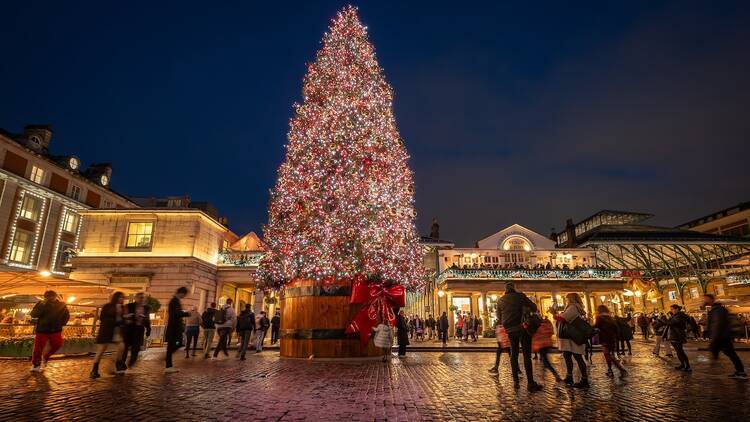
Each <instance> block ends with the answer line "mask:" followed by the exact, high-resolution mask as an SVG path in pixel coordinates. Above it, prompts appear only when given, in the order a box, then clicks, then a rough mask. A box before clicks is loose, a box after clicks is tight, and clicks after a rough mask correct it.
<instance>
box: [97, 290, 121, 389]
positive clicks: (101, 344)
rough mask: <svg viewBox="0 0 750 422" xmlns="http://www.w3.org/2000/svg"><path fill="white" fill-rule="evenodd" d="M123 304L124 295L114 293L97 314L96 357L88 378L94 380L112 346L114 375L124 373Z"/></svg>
mask: <svg viewBox="0 0 750 422" xmlns="http://www.w3.org/2000/svg"><path fill="white" fill-rule="evenodd" d="M123 302H125V294H124V293H123V292H114V293H113V294H112V297H111V298H110V300H109V302H108V303H107V304H106V305H104V306H103V307H102V310H101V312H100V314H99V333H98V334H97V336H96V356H94V365H93V367H92V368H91V373H90V374H89V377H91V378H93V379H96V378H99V377H100V376H101V375H100V374H99V363H100V362H101V360H102V355H103V354H104V352H105V351H107V349H108V348H109V346H110V345H114V346H115V348H116V351H115V373H116V374H118V375H122V374H124V373H125V363H124V362H123V361H122V356H123V352H124V351H125V344H124V343H123V341H122V331H121V330H122V325H123V322H124V321H123V306H122V305H123Z"/></svg>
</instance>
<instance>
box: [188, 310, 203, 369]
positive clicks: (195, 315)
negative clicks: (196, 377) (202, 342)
mask: <svg viewBox="0 0 750 422" xmlns="http://www.w3.org/2000/svg"><path fill="white" fill-rule="evenodd" d="M200 326H201V314H200V313H199V312H198V308H196V307H195V306H193V307H192V308H190V313H188V316H187V318H186V321H185V338H186V339H187V341H186V342H185V359H187V358H189V357H190V342H191V341H192V343H193V356H195V349H197V348H198V333H200Z"/></svg>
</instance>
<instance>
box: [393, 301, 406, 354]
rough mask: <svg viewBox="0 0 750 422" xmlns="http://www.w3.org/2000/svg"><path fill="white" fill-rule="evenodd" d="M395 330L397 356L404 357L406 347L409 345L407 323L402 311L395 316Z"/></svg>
mask: <svg viewBox="0 0 750 422" xmlns="http://www.w3.org/2000/svg"><path fill="white" fill-rule="evenodd" d="M396 328H397V329H398V355H399V356H406V346H408V345H409V323H408V321H407V318H406V315H405V314H404V311H401V312H399V313H398V316H396Z"/></svg>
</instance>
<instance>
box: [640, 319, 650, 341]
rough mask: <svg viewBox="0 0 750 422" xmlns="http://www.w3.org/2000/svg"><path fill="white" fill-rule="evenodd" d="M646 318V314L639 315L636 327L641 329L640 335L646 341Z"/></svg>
mask: <svg viewBox="0 0 750 422" xmlns="http://www.w3.org/2000/svg"><path fill="white" fill-rule="evenodd" d="M648 322H649V321H648V318H646V314H644V313H641V315H640V316H638V326H639V327H641V334H642V335H643V340H646V341H648V334H649V333H648Z"/></svg>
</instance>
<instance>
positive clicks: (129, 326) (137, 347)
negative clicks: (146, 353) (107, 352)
mask: <svg viewBox="0 0 750 422" xmlns="http://www.w3.org/2000/svg"><path fill="white" fill-rule="evenodd" d="M126 309H127V310H126V312H127V313H126V314H125V315H124V318H123V319H124V320H125V328H124V331H125V336H124V337H125V351H124V352H123V354H122V361H123V362H125V361H126V360H127V358H128V352H129V353H130V361H129V362H128V367H129V368H130V367H133V365H135V362H136V361H137V360H138V353H140V351H141V347H142V346H143V339H144V337H148V336H150V335H151V318H150V316H149V314H151V308H150V307H149V306H148V305H146V295H145V294H144V293H143V292H139V293H136V295H135V302H131V303H128V304H127V305H126Z"/></svg>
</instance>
